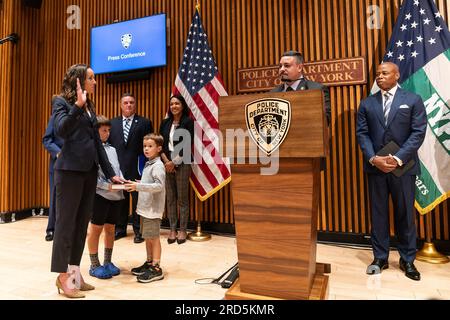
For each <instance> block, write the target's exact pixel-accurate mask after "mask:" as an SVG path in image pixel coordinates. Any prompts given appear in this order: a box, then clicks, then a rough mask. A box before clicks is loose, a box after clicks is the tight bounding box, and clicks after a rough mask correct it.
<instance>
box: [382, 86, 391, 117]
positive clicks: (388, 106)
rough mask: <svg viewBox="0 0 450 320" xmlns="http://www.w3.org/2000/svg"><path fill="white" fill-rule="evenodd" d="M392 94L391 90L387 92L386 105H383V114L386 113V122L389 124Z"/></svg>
mask: <svg viewBox="0 0 450 320" xmlns="http://www.w3.org/2000/svg"><path fill="white" fill-rule="evenodd" d="M391 104H392V100H391V94H390V93H389V92H386V93H385V94H384V106H383V115H384V124H387V122H388V117H389V111H390V110H391Z"/></svg>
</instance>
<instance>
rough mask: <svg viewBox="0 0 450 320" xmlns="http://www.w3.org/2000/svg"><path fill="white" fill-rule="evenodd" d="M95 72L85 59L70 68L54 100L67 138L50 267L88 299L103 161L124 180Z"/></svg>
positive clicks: (66, 286)
mask: <svg viewBox="0 0 450 320" xmlns="http://www.w3.org/2000/svg"><path fill="white" fill-rule="evenodd" d="M95 85H96V82H95V77H94V71H93V70H92V69H91V68H90V67H88V66H87V65H84V64H77V65H74V66H72V67H70V68H69V69H68V70H67V72H66V75H65V77H64V80H63V83H62V89H61V93H60V94H59V95H58V96H56V97H54V98H53V100H52V107H53V117H54V121H55V122H54V126H55V133H56V134H57V135H58V136H59V137H61V138H63V139H64V145H63V147H62V149H61V153H60V154H59V157H58V159H57V160H56V163H55V187H56V226H55V234H54V239H53V251H52V262H51V271H52V272H58V273H59V276H58V278H57V279H56V287H57V288H58V293H59V292H60V290H62V291H63V293H64V295H65V296H66V297H68V298H83V297H84V294H83V293H82V292H80V291H87V290H93V289H94V287H93V286H91V285H89V284H87V283H86V282H84V280H83V277H82V276H81V273H80V261H81V256H82V254H83V249H84V244H85V240H86V233H87V226H88V223H89V220H90V219H91V216H92V210H93V204H94V197H95V189H96V185H97V171H98V165H99V164H100V166H101V168H102V170H103V172H104V173H105V176H106V177H107V178H108V179H111V180H112V181H113V182H116V183H121V182H122V180H121V179H120V178H119V177H117V176H115V174H114V170H113V169H112V168H111V165H110V163H109V161H108V157H107V155H106V153H105V150H104V148H103V147H102V145H101V141H100V138H99V135H98V131H97V130H96V129H95V125H96V122H97V119H96V115H95V110H94V104H93V102H92V101H91V100H90V99H89V96H92V94H93V93H94V90H95Z"/></svg>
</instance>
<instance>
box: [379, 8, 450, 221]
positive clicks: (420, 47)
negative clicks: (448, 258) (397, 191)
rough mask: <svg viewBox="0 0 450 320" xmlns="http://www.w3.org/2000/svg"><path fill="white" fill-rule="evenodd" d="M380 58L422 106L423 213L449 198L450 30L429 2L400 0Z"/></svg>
mask: <svg viewBox="0 0 450 320" xmlns="http://www.w3.org/2000/svg"><path fill="white" fill-rule="evenodd" d="M383 61H385V62H393V63H395V64H397V65H398V66H399V70H400V80H399V84H400V86H401V87H402V88H403V89H405V90H408V91H412V92H415V93H416V94H418V95H420V96H421V97H422V100H423V101H424V104H425V108H426V112H427V118H428V126H427V132H426V135H425V140H424V142H423V144H422V146H421V147H420V149H419V152H418V155H419V159H420V165H421V175H420V176H418V177H417V179H416V202H415V206H416V209H417V210H418V211H419V212H420V213H421V214H425V213H427V212H429V211H431V210H432V209H433V208H434V207H436V206H437V205H438V204H439V203H440V202H442V201H444V200H445V199H447V198H448V197H450V170H449V168H450V108H449V102H450V86H449V85H448V76H449V75H450V32H449V30H448V27H447V25H446V23H445V21H444V19H443V18H442V16H441V14H440V13H439V10H438V9H437V7H436V4H435V3H434V1H433V0H405V1H403V5H402V7H401V8H400V11H399V15H398V17H397V22H396V24H395V26H394V29H393V31H392V36H391V39H390V41H389V44H388V46H387V50H386V54H385V56H384V58H383ZM374 91H377V87H376V83H375V86H374V90H372V92H373V93H374Z"/></svg>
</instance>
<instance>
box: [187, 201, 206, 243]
mask: <svg viewBox="0 0 450 320" xmlns="http://www.w3.org/2000/svg"><path fill="white" fill-rule="evenodd" d="M195 206H196V207H197V210H195V216H196V217H195V218H196V220H197V232H192V233H189V234H188V236H187V237H188V239H189V240H192V241H197V242H201V241H208V240H210V239H211V235H210V234H209V233H205V232H202V225H201V223H200V219H199V217H198V211H199V210H200V211H201V212H202V215H201V216H202V218H203V205H202V202H201V201H199V199H198V197H195Z"/></svg>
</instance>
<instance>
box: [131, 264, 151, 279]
mask: <svg viewBox="0 0 450 320" xmlns="http://www.w3.org/2000/svg"><path fill="white" fill-rule="evenodd" d="M151 266H152V263H151V262H148V261H145V262H144V264H143V265H142V266H140V267H136V268H133V269H131V273H132V274H134V275H135V276H140V275H141V274H144V272H145V271H147V270H148V269H150V268H151Z"/></svg>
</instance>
